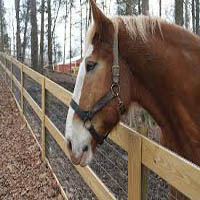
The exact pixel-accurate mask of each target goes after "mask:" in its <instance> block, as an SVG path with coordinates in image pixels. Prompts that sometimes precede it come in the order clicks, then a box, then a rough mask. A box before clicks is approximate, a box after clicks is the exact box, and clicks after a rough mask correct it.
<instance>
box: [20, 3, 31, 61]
mask: <svg viewBox="0 0 200 200" xmlns="http://www.w3.org/2000/svg"><path fill="white" fill-rule="evenodd" d="M30 1H31V0H27V5H26V13H25V25H24V40H23V43H22V62H24V59H25V52H26V47H27V28H28V22H29V10H30Z"/></svg>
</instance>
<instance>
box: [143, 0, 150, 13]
mask: <svg viewBox="0 0 200 200" xmlns="http://www.w3.org/2000/svg"><path fill="white" fill-rule="evenodd" d="M142 14H143V15H149V0H142Z"/></svg>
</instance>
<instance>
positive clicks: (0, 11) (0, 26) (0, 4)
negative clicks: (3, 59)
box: [0, 0, 4, 51]
mask: <svg viewBox="0 0 200 200" xmlns="http://www.w3.org/2000/svg"><path fill="white" fill-rule="evenodd" d="M0 29H1V30H0V51H4V31H3V0H0Z"/></svg>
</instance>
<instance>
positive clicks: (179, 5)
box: [175, 0, 184, 26]
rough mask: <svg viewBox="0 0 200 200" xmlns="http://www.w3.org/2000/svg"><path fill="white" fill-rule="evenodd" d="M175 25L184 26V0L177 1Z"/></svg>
mask: <svg viewBox="0 0 200 200" xmlns="http://www.w3.org/2000/svg"><path fill="white" fill-rule="evenodd" d="M175 23H176V24H178V25H180V26H183V24H184V19H183V0H175Z"/></svg>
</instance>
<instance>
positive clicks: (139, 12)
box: [138, 0, 141, 15]
mask: <svg viewBox="0 0 200 200" xmlns="http://www.w3.org/2000/svg"><path fill="white" fill-rule="evenodd" d="M138 14H139V15H140V14H141V0H138Z"/></svg>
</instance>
